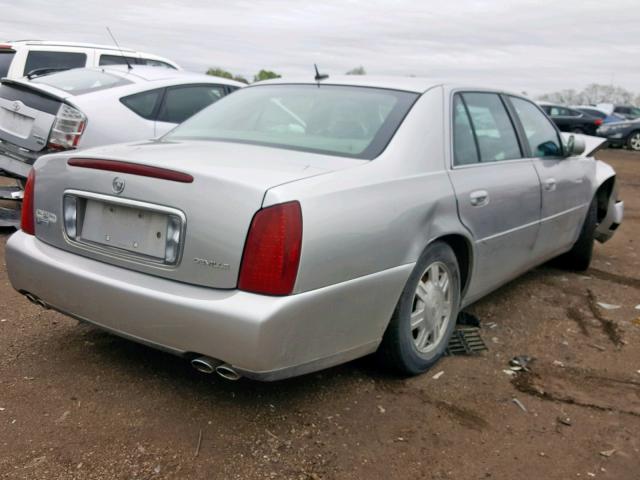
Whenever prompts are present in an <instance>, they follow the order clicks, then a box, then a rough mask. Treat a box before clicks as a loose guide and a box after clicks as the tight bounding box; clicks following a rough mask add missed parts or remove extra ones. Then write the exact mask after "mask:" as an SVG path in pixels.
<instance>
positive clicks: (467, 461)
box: [0, 150, 640, 480]
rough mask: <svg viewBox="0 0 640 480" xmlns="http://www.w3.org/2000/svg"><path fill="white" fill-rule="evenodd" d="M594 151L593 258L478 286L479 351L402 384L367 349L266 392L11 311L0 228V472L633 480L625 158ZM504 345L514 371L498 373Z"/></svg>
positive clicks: (635, 165) (636, 211) (630, 201)
mask: <svg viewBox="0 0 640 480" xmlns="http://www.w3.org/2000/svg"><path fill="white" fill-rule="evenodd" d="M599 155H600V156H601V158H602V159H604V160H607V161H609V162H611V163H612V164H613V165H614V166H615V168H616V170H617V171H618V176H619V179H620V182H621V193H622V197H623V198H624V200H625V204H626V218H625V222H624V224H623V225H622V227H620V229H619V231H618V233H617V235H616V237H615V238H614V239H613V240H611V241H610V242H609V243H607V244H606V245H598V246H597V248H596V254H595V261H594V262H593V266H592V268H591V269H590V270H589V271H587V272H585V273H584V274H574V273H568V272H564V271H562V270H557V269H554V268H553V267H550V266H544V267H541V268H538V269H536V270H535V271H532V272H530V273H528V274H527V275H525V276H523V277H521V278H520V279H518V280H516V281H514V282H511V283H510V284H509V285H507V286H505V287H504V288H502V289H500V290H498V291H497V292H495V293H494V294H492V295H490V296H488V297H487V298H485V299H484V300H483V301H481V302H479V303H478V304H476V305H474V306H473V307H472V308H471V309H470V311H471V312H472V313H474V314H476V315H477V316H478V317H479V318H480V319H481V321H482V322H483V328H482V334H483V337H484V338H485V340H486V341H487V343H488V345H489V350H488V352H485V353H483V354H481V355H478V356H474V357H448V358H445V359H444V360H442V361H441V362H440V363H439V364H438V365H437V366H436V367H435V368H434V369H433V370H432V371H430V372H428V373H427V374H425V375H422V376H420V377H417V378H410V379H399V378H395V377H393V376H391V375H389V374H386V373H384V372H381V371H380V369H379V368H378V367H377V366H376V365H375V363H374V362H373V361H372V360H371V359H366V358H365V359H362V360H359V361H356V362H351V363H349V364H347V365H344V366H341V367H337V368H333V369H331V370H328V371H324V372H321V373H317V374H311V375H308V376H305V377H302V378H296V379H291V380H288V381H283V382H279V383H272V384H260V383H256V382H251V381H248V380H241V381H239V382H235V383H233V382H228V381H224V380H222V379H219V378H217V377H213V376H205V375H202V374H199V373H197V372H195V371H193V370H192V369H191V368H190V367H189V365H187V363H186V362H184V361H183V360H181V359H179V358H176V357H173V356H170V355H167V354H164V353H161V352H158V351H154V350H152V349H149V348H146V347H144V346H141V345H137V344H134V343H131V342H128V341H126V340H122V339H120V338H117V337H114V336H112V335H109V334H106V333H103V332H101V331H99V330H97V329H96V328H93V327H90V326H87V325H84V324H79V323H78V322H76V321H75V320H72V319H69V318H66V317H64V316H63V315H60V314H57V313H54V312H51V311H45V310H42V309H40V308H38V307H35V306H33V305H31V304H30V303H28V302H27V301H26V300H25V299H23V298H22V297H21V296H20V295H18V294H17V293H16V292H14V291H13V290H12V289H11V287H10V285H9V282H8V279H7V275H6V267H5V266H4V243H5V242H6V240H7V238H8V236H9V235H10V233H11V232H10V231H8V230H0V478H2V479H57V478H64V479H112V478H113V479H116V478H117V479H165V478H167V479H168V478H171V479H173V478H190V479H200V478H202V479H205V478H206V479H253V478H277V479H288V478H291V479H361V478H372V479H377V478H407V479H409V478H410V479H421V478H424V479H480V478H483V479H485V478H492V479H515V478H522V477H523V474H525V476H532V474H535V477H536V478H542V479H569V478H603V479H616V480H626V479H638V478H640V474H639V473H638V472H640V349H639V348H638V346H639V345H640V310H638V309H635V308H634V307H635V306H636V305H638V304H640V258H639V256H638V254H639V253H640V250H639V247H638V244H639V240H638V238H640V154H634V153H632V152H628V151H622V150H607V151H605V152H602V153H601V154H599ZM598 302H604V303H608V304H615V305H620V308H617V309H613V310H608V309H605V308H602V307H601V306H599V305H598ZM490 326H492V327H493V328H490ZM520 354H526V355H530V356H533V357H535V358H536V360H535V362H534V363H533V364H532V367H531V372H529V373H526V372H525V373H521V374H518V375H517V376H510V375H507V374H506V373H504V371H503V370H504V369H506V368H508V361H509V359H510V358H511V357H513V356H514V355H520ZM441 371H442V372H444V373H443V374H442V375H441V376H439V377H437V378H434V375H436V373H438V372H441ZM514 399H516V400H517V402H516V401H514ZM518 403H519V404H518ZM521 407H522V408H521ZM525 410H526V411H525Z"/></svg>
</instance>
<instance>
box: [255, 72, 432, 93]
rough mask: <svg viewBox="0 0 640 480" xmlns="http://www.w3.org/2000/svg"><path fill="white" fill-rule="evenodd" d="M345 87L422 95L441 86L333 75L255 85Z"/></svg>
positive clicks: (412, 80)
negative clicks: (321, 78)
mask: <svg viewBox="0 0 640 480" xmlns="http://www.w3.org/2000/svg"><path fill="white" fill-rule="evenodd" d="M318 83H319V84H320V85H344V86H358V87H374V88H385V89H389V90H406V91H409V92H416V93H422V92H424V91H426V90H428V89H429V88H431V87H434V86H436V85H441V84H442V82H436V81H434V80H431V79H428V78H420V77H400V76H398V77H385V76H374V75H331V76H330V77H328V78H326V79H324V80H321V81H320V82H316V81H315V80H314V78H313V76H312V75H309V76H304V77H302V76H299V77H283V78H276V79H273V80H264V81H261V82H257V83H256V84H255V85H264V84H272V85H275V84H309V85H315V84H318Z"/></svg>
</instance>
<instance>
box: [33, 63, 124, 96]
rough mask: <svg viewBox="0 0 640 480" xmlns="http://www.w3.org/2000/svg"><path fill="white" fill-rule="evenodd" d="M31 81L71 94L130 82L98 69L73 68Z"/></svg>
mask: <svg viewBox="0 0 640 480" xmlns="http://www.w3.org/2000/svg"><path fill="white" fill-rule="evenodd" d="M31 81H32V82H33V83H42V84H44V85H50V86H52V87H55V88H57V89H60V90H64V91H65V92H67V93H70V94H72V95H82V94H83V93H90V92H95V91H97V90H104V89H106V88H113V87H119V86H121V85H127V84H129V83H131V82H130V81H129V80H125V79H124V78H121V77H118V76H116V75H112V74H110V73H106V72H103V71H100V70H89V69H86V68H75V69H73V70H65V71H64V72H60V73H52V74H50V75H45V76H42V77H38V78H35V79H33V80H31Z"/></svg>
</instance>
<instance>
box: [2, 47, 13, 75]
mask: <svg viewBox="0 0 640 480" xmlns="http://www.w3.org/2000/svg"><path fill="white" fill-rule="evenodd" d="M15 54H16V53H15V52H0V78H2V77H6V76H7V73H8V72H9V66H10V65H11V60H13V56H14V55H15Z"/></svg>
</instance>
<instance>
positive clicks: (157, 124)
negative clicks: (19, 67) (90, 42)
mask: <svg viewBox="0 0 640 480" xmlns="http://www.w3.org/2000/svg"><path fill="white" fill-rule="evenodd" d="M243 85H244V84H242V83H239V82H235V81H233V80H227V79H225V78H219V77H213V76H210V75H201V74H194V73H187V72H184V71H178V70H173V69H168V68H154V67H136V68H133V69H131V70H128V69H127V68H126V67H118V66H115V67H111V68H103V69H87V68H78V69H72V70H67V71H64V72H57V73H52V74H49V75H45V76H41V77H38V78H35V79H33V80H31V81H29V80H27V79H22V80H11V79H6V78H5V79H3V80H2V82H1V84H0V172H3V173H4V174H5V175H6V176H9V177H12V178H16V179H18V180H22V179H25V178H26V177H27V175H28V174H29V170H30V169H31V166H32V165H33V164H34V162H35V161H36V160H37V159H38V158H39V157H40V156H41V155H44V154H46V153H52V152H59V151H63V150H72V149H77V148H81V147H82V148H84V147H95V146H99V145H106V144H110V143H121V142H128V141H133V140H145V139H149V138H153V137H157V136H159V135H163V134H164V133H166V132H168V131H169V130H171V129H172V128H173V127H175V126H176V125H177V124H179V123H181V122H183V121H184V120H186V119H187V118H189V117H190V116H191V115H193V114H194V113H196V112H198V111H200V110H202V109H203V108H204V107H206V106H208V105H210V104H212V103H213V102H215V101H216V100H218V99H220V98H222V97H223V96H225V95H227V94H229V93H231V92H232V91H234V90H236V89H238V88H240V87H241V86H243ZM9 190H10V191H9ZM9 190H7V189H2V188H0V198H8V196H12V197H14V198H15V195H16V192H15V191H14V190H15V189H9ZM3 192H4V194H3Z"/></svg>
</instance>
